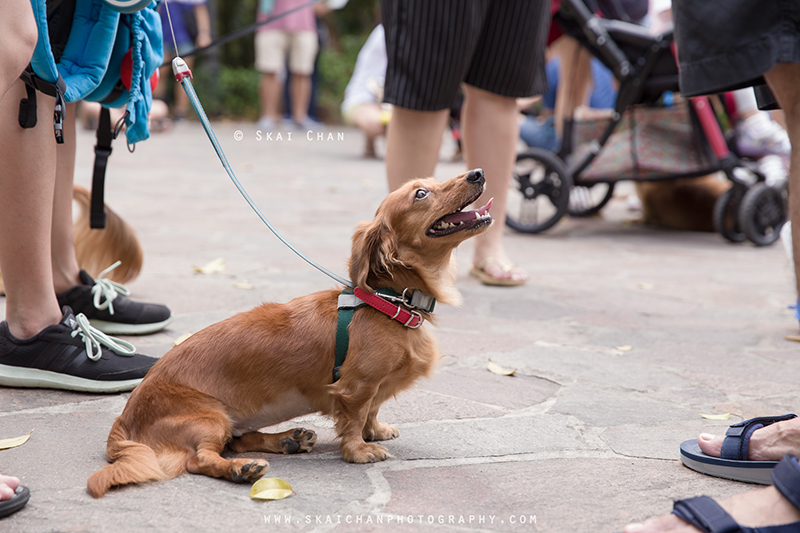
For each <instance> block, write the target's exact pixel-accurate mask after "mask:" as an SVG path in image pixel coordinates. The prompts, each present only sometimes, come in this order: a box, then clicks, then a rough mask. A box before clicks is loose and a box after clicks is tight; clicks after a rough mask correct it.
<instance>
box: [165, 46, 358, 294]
mask: <svg viewBox="0 0 800 533" xmlns="http://www.w3.org/2000/svg"><path fill="white" fill-rule="evenodd" d="M172 70H173V71H174V72H175V77H176V79H177V80H178V81H179V82H180V84H181V86H182V87H183V90H184V91H185V92H186V96H187V97H188V98H189V102H190V103H191V104H192V109H194V112H195V113H196V114H197V118H198V119H200V123H201V124H202V125H203V129H204V130H205V131H206V135H207V136H208V140H209V141H211V145H212V146H213V147H214V150H215V151H216V152H217V156H218V157H219V160H220V162H221V163H222V166H223V167H225V171H226V172H227V173H228V176H229V177H230V178H231V181H233V184H234V185H235V186H236V188H237V189H239V192H240V193H241V194H242V196H243V197H244V199H245V200H246V201H247V203H248V204H250V207H251V208H252V209H253V211H255V213H256V215H258V218H260V219H261V221H262V222H263V223H264V224H265V225H266V226H267V227H268V228H269V230H270V231H271V232H272V233H273V234H274V235H275V236H276V237H277V238H278V240H280V241H281V242H282V243H283V244H285V245H286V246H287V247H288V248H289V249H290V250H291V251H293V252H294V253H296V254H297V255H298V256H299V257H300V258H301V259H303V260H304V261H305V262H306V263H308V264H309V265H311V266H313V267H314V268H316V269H317V270H319V271H320V272H322V273H323V274H325V275H326V276H328V277H330V278H331V279H333V280H335V281H337V282H339V283H341V284H342V285H344V286H346V287H352V286H353V284H352V283H351V282H350V281H349V280H347V279H345V278H342V277H340V276H337V275H336V274H334V273H333V272H331V271H330V270H328V269H326V268H323V267H322V266H320V265H318V264H317V263H315V262H314V261H312V260H311V259H309V258H308V257H306V256H305V255H303V254H302V253H301V252H300V251H299V250H298V249H297V248H295V247H294V246H292V245H291V243H289V241H287V240H286V239H285V238H284V237H283V235H281V234H280V233H278V230H276V229H275V228H274V227H273V226H272V224H270V222H269V220H267V217H266V216H264V213H262V212H261V210H260V209H259V208H258V206H257V205H256V204H255V202H253V200H252V198H250V195H249V194H247V191H246V190H245V189H244V187H243V186H242V184H241V183H239V179H238V178H237V177H236V174H235V173H234V172H233V169H232V168H231V165H230V164H229V163H228V159H227V157H225V152H224V151H223V150H222V146H221V145H220V143H219V140H217V136H216V135H215V134H214V129H213V128H212V127H211V123H210V122H209V120H208V116H206V112H205V110H203V105H202V104H201V103H200V100H199V99H198V98H197V93H196V92H195V91H194V87H193V86H192V73H191V71H190V70H189V67H188V66H186V62H185V61H184V60H183V59H182V58H181V57H176V58H175V59H173V60H172Z"/></svg>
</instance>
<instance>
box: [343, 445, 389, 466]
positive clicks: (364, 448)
mask: <svg viewBox="0 0 800 533" xmlns="http://www.w3.org/2000/svg"><path fill="white" fill-rule="evenodd" d="M342 457H343V458H344V460H345V461H347V462H348V463H377V462H378V461H385V460H386V459H388V458H389V457H390V455H389V450H387V449H386V447H384V446H381V445H380V444H367V443H366V442H365V443H362V444H357V445H353V446H344V447H342Z"/></svg>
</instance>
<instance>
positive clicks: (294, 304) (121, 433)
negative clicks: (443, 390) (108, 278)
mask: <svg viewBox="0 0 800 533" xmlns="http://www.w3.org/2000/svg"><path fill="white" fill-rule="evenodd" d="M482 190H483V178H482V177H481V179H480V182H479V183H478V182H476V181H475V179H474V176H473V178H472V179H469V178H468V175H467V174H462V175H461V176H457V177H456V178H453V179H451V180H449V181H447V182H444V183H440V182H438V181H436V180H435V179H426V180H415V181H413V182H409V183H407V184H406V185H405V186H403V187H402V188H400V189H399V190H397V191H395V192H394V193H392V194H391V195H389V196H388V197H387V198H386V200H385V201H384V202H383V203H382V204H381V206H380V207H379V208H378V211H377V213H376V216H375V219H374V220H372V221H370V222H362V223H361V224H360V225H359V226H358V228H357V230H356V232H355V234H354V236H353V242H352V255H351V257H350V277H351V279H352V281H353V283H354V284H355V285H357V286H359V287H361V288H363V289H364V290H366V291H368V292H371V291H372V290H373V289H375V288H392V289H394V290H396V291H398V292H402V291H403V290H404V289H406V288H408V289H411V290H422V291H424V292H425V293H427V294H429V295H432V296H434V297H435V298H436V299H437V300H438V302H439V303H449V304H456V303H459V302H460V295H459V293H458V291H457V290H456V287H455V267H454V265H453V263H452V251H453V250H454V249H455V248H456V246H458V244H459V243H461V242H462V241H464V240H465V239H467V238H469V237H471V236H474V235H477V234H479V233H481V232H482V231H484V230H485V229H486V228H487V227H488V225H489V222H490V221H491V219H490V218H489V217H486V219H484V220H483V221H482V222H474V223H473V222H470V223H467V224H465V226H467V229H463V230H461V231H455V232H453V233H451V234H440V235H438V236H430V234H429V232H430V230H429V228H431V227H432V226H433V224H434V223H435V222H437V221H438V220H439V219H440V218H441V217H442V216H444V215H448V214H451V213H453V212H456V211H458V210H460V209H462V208H463V207H464V206H466V205H467V204H469V203H470V202H472V201H474V200H475V199H476V198H477V197H478V195H479V194H480V193H481V192H482ZM339 293H340V290H337V289H333V290H327V291H321V292H316V293H313V294H310V295H307V296H302V297H299V298H296V299H294V300H292V301H290V302H288V303H286V304H274V303H271V304H264V305H262V306H260V307H257V308H255V309H252V310H250V311H247V312H244V313H240V314H238V315H235V316H233V317H231V318H229V319H227V320H224V321H222V322H219V323H217V324H214V325H212V326H209V327H208V328H206V329H204V330H202V331H200V332H199V333H196V334H195V335H193V336H192V337H190V338H189V339H188V340H186V341H185V342H183V343H182V344H180V345H179V346H178V347H176V348H173V349H172V350H171V351H170V352H169V353H167V354H166V355H165V356H164V357H163V358H161V360H159V361H158V362H157V363H156V365H155V366H154V367H153V368H152V369H151V370H150V372H149V373H148V375H147V376H146V377H145V378H144V380H143V381H142V383H141V384H140V385H139V386H138V387H137V388H136V389H135V390H134V391H133V393H132V394H131V396H130V399H129V400H128V403H127V405H126V406H125V409H124V411H123V413H122V414H121V415H120V416H119V417H118V418H117V419H116V421H115V422H114V425H113V427H112V429H111V433H110V434H109V437H108V447H107V459H108V461H109V462H110V463H111V464H110V465H108V466H106V467H105V468H103V469H102V470H99V471H98V472H95V473H94V474H92V476H91V477H90V478H89V480H88V483H87V490H88V492H89V494H91V495H92V496H94V497H100V496H102V495H103V494H105V493H106V492H107V491H108V490H109V488H110V487H112V486H115V485H123V484H127V483H139V482H143V481H148V480H157V479H168V478H171V477H175V476H178V475H180V474H182V473H184V472H187V471H188V472H191V473H199V474H205V475H208V476H213V477H222V478H226V479H229V480H232V481H237V482H244V481H250V482H252V481H254V480H255V479H257V478H259V477H261V476H262V475H263V474H264V472H265V471H266V469H267V467H268V463H267V461H265V460H262V459H258V460H254V459H245V458H234V459H230V460H226V459H223V458H222V457H221V456H220V453H221V452H222V451H223V449H224V448H225V446H226V445H227V446H229V447H230V449H231V450H232V451H234V452H272V453H296V452H302V451H309V450H310V449H311V447H312V446H313V444H314V442H315V441H316V434H315V433H314V432H313V431H310V430H306V429H303V428H297V429H293V430H290V431H285V432H283V433H279V434H266V433H261V432H259V431H257V430H258V429H259V428H262V427H267V426H270V425H274V424H277V423H279V422H283V421H285V420H289V419H291V418H294V417H296V416H300V415H305V414H308V413H314V412H319V413H322V414H325V415H330V416H332V417H333V418H334V422H335V427H336V431H337V433H338V437H339V439H340V449H341V452H342V457H343V458H344V459H345V460H347V461H350V462H355V463H367V462H373V461H382V460H384V459H386V458H387V457H388V451H387V449H386V448H385V447H384V446H381V445H379V444H374V443H371V442H367V441H376V440H387V439H393V438H395V437H397V436H398V431H397V429H396V428H395V427H393V426H390V425H389V424H385V423H381V422H378V420H377V414H378V410H379V408H380V406H381V404H382V403H383V402H384V401H385V400H387V399H388V398H391V397H392V396H394V395H396V394H397V393H398V392H400V391H402V390H403V389H406V388H408V387H409V386H410V385H411V384H412V383H414V381H415V380H417V379H418V378H420V377H422V376H427V375H429V373H430V372H431V370H432V369H433V368H434V365H435V363H436V362H437V361H438V359H439V358H440V357H441V353H440V352H439V348H438V346H437V344H436V341H435V339H434V337H433V335H432V334H431V332H430V331H429V330H428V328H427V327H426V326H423V327H421V328H419V329H409V328H406V327H404V326H403V325H402V324H400V323H399V322H397V321H395V320H392V319H390V318H388V317H387V316H385V315H383V314H382V313H380V312H378V311H376V310H375V309H372V308H370V307H362V308H360V309H358V310H356V312H355V315H354V317H353V320H352V322H351V324H350V327H349V333H350V344H349V350H348V352H347V358H346V361H345V363H344V365H343V366H342V369H341V373H342V377H341V379H339V381H337V382H335V383H332V372H333V367H334V355H335V338H336V324H337V299H338V296H339ZM423 315H424V316H425V318H426V319H428V320H430V318H431V316H430V315H429V314H427V313H423Z"/></svg>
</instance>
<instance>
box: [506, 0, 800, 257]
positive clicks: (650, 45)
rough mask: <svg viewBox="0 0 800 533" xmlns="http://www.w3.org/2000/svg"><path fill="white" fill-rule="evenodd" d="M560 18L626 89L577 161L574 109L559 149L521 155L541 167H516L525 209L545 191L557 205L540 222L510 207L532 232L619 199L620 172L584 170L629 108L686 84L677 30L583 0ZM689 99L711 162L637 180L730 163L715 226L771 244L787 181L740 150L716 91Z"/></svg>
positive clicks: (514, 223) (567, 0) (731, 236)
mask: <svg viewBox="0 0 800 533" xmlns="http://www.w3.org/2000/svg"><path fill="white" fill-rule="evenodd" d="M555 18H556V20H557V22H558V23H559V25H560V26H561V27H562V28H563V30H564V32H565V33H566V34H567V35H569V36H570V37H572V38H574V39H575V40H577V41H578V42H579V43H580V44H581V45H582V46H583V47H585V48H586V49H587V50H588V51H589V52H590V53H591V54H592V55H593V56H594V57H596V58H597V59H599V60H600V61H601V62H602V63H603V64H604V65H605V66H606V67H608V68H609V69H610V70H611V71H612V72H613V73H614V76H615V78H616V79H617V81H618V82H619V90H618V95H617V101H616V104H615V108H614V111H613V114H612V116H611V119H610V121H609V123H608V125H607V127H606V128H605V129H604V130H603V132H602V134H600V136H599V138H598V139H597V140H596V141H592V142H591V143H590V149H589V150H588V151H587V152H586V153H585V154H583V155H582V156H581V157H579V158H578V157H576V158H575V160H573V161H572V162H571V164H570V165H569V166H568V165H567V164H566V163H565V161H564V160H565V159H566V158H567V157H568V156H570V155H573V154H572V151H573V146H572V131H573V122H572V118H571V117H568V118H566V119H565V122H564V134H563V141H562V147H561V150H560V151H559V153H558V154H554V153H552V152H550V151H548V150H543V149H539V148H531V149H528V150H526V151H524V152H521V153H519V154H518V155H517V161H518V163H519V162H526V163H528V164H529V165H530V164H531V163H532V164H533V165H534V167H536V168H535V170H537V171H536V172H534V171H531V172H528V173H525V172H515V176H514V177H515V179H514V180H512V185H511V186H512V187H516V188H517V191H518V193H519V194H521V195H522V207H521V209H523V208H524V207H525V205H526V202H530V201H537V198H539V199H541V197H544V198H546V199H547V200H549V202H550V203H551V204H552V207H554V208H555V211H554V213H553V214H552V215H551V216H549V218H546V219H545V220H542V221H536V222H534V223H530V222H526V221H524V220H522V219H521V217H520V218H515V217H514V215H513V214H512V213H510V212H509V213H507V216H506V223H507V224H508V225H509V226H510V227H512V228H514V229H516V230H518V231H523V232H527V233H539V232H541V231H544V230H546V229H548V228H550V227H552V226H553V225H554V224H555V223H556V222H558V220H559V219H560V218H561V217H562V216H563V215H564V214H566V213H569V214H570V215H572V216H588V215H592V214H594V213H597V212H598V211H599V210H600V209H602V207H603V206H604V205H605V204H606V203H607V202H608V201H609V200H610V199H611V197H612V194H613V190H614V184H615V183H616V181H619V179H596V178H592V179H591V180H588V179H586V178H585V177H584V173H585V171H586V170H587V168H588V167H589V166H590V165H591V164H592V162H594V161H595V160H596V159H597V157H598V155H599V154H600V153H601V151H602V150H603V147H604V146H605V145H606V143H607V142H608V141H609V139H610V138H611V136H612V134H613V133H614V131H615V130H616V128H617V126H618V125H619V124H620V122H621V121H622V120H623V115H624V113H625V111H626V110H628V109H631V108H633V106H637V105H641V104H652V103H654V102H656V101H657V100H658V99H659V98H660V97H661V96H662V95H663V94H664V93H665V91H672V92H674V93H678V91H679V87H678V67H677V62H676V59H675V55H676V54H675V46H674V42H673V34H672V31H671V30H670V31H668V32H665V33H662V34H660V35H653V34H651V33H649V32H648V31H647V29H646V28H644V27H642V26H638V25H635V24H631V23H628V22H623V21H620V20H610V19H602V18H599V17H596V16H595V15H594V14H593V13H592V12H591V11H590V10H589V8H588V7H587V6H586V4H584V3H583V1H582V0H562V3H561V8H560V10H559V12H558V13H557V14H556V15H555ZM562 83H563V80H562ZM688 101H689V107H690V116H691V120H692V121H693V122H694V126H695V128H694V129H695V130H696V131H698V132H701V133H702V136H703V139H702V140H703V142H704V146H703V149H704V151H705V153H706V155H707V156H708V157H707V159H708V160H709V161H710V162H711V163H710V165H709V166H708V167H707V168H702V169H700V170H697V171H692V172H688V173H680V174H670V175H664V176H647V177H638V176H636V177H634V178H633V180H639V181H654V180H664V179H678V178H693V177H699V176H705V175H708V174H712V173H714V172H718V171H723V172H724V173H725V175H726V177H727V179H728V180H730V181H731V183H732V186H731V188H730V189H729V190H728V191H727V192H726V193H724V194H723V195H722V196H721V197H720V198H719V199H718V200H717V203H716V205H715V209H714V215H713V216H714V225H715V228H716V229H717V230H718V231H719V233H720V234H722V235H723V237H725V238H726V239H728V240H729V241H732V242H742V241H744V240H745V239H748V238H749V239H750V240H751V241H752V242H754V243H755V244H757V245H767V244H771V243H772V242H774V241H775V240H776V239H777V238H778V236H779V234H780V229H781V226H782V225H783V223H784V222H785V221H786V220H787V208H786V198H785V196H786V194H785V188H779V187H772V186H767V185H766V184H765V183H764V181H765V177H764V176H763V175H762V174H761V173H760V172H759V171H758V170H757V169H756V167H755V164H754V162H753V161H750V160H748V159H746V158H742V157H740V156H739V155H738V154H737V153H736V151H735V139H734V138H729V139H727V140H726V136H725V135H724V134H723V131H722V129H721V127H720V123H719V122H718V120H717V117H716V115H715V113H714V109H713V107H712V103H711V101H710V100H709V97H706V96H702V97H692V98H689V99H688ZM740 169H744V170H745V171H744V172H742V171H741V170H740ZM534 174H535V175H534ZM532 177H533V178H534V179H533V180H532V179H531V178H532ZM621 179H624V178H621ZM599 183H606V184H607V190H606V191H605V194H601V195H600V196H599V197H593V195H592V194H591V192H590V191H591V189H592V187H594V186H595V185H597V184H599Z"/></svg>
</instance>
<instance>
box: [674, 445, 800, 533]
mask: <svg viewBox="0 0 800 533" xmlns="http://www.w3.org/2000/svg"><path fill="white" fill-rule="evenodd" d="M772 480H773V482H774V484H775V488H776V489H778V492H780V493H781V495H782V496H783V497H784V498H786V499H787V500H789V502H790V503H791V504H792V505H794V506H795V507H797V508H798V509H800V464H798V462H797V457H795V456H794V455H787V456H785V457H784V458H783V459H781V461H780V462H779V463H778V466H776V467H775V469H774V470H773V471H772ZM672 512H673V513H674V514H675V515H677V516H678V517H680V518H682V519H684V520H686V521H687V522H689V523H690V524H692V525H693V526H695V527H696V528H698V529H699V530H700V531H705V532H706V533H797V532H798V531H800V522H793V523H791V524H783V525H779V526H767V527H758V528H751V527H744V526H740V525H739V524H737V523H736V520H734V519H733V518H732V517H731V515H729V514H728V513H727V512H725V510H724V509H723V508H722V507H720V506H719V504H718V503H717V502H715V501H714V500H712V499H711V498H709V497H708V496H698V497H697V498H689V499H687V500H680V501H677V502H675V505H674V507H673V510H672Z"/></svg>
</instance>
